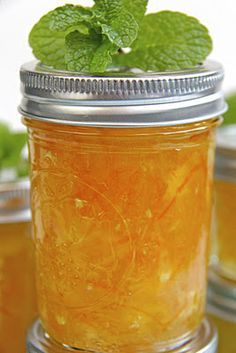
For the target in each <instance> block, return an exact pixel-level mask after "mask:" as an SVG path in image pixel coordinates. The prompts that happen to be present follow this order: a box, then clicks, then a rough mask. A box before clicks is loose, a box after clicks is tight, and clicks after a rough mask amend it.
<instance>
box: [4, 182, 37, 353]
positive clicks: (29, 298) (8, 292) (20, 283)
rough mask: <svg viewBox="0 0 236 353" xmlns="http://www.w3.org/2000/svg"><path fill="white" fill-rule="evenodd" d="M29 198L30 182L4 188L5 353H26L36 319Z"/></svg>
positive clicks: (7, 184)
mask: <svg viewBox="0 0 236 353" xmlns="http://www.w3.org/2000/svg"><path fill="white" fill-rule="evenodd" d="M28 196H29V183H28V182H17V183H2V184H0V351H1V353H12V352H18V353H24V352H25V338H26V331H27V329H28V325H29V324H30V323H31V322H32V320H33V319H34V318H35V316H36V303H35V285H34V251H33V242H32V239H31V216H30V211H29V197H28ZM13 337H14V339H13Z"/></svg>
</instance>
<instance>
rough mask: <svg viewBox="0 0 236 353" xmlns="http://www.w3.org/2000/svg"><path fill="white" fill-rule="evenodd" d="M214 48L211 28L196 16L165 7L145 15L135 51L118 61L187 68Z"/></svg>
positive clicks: (154, 67) (151, 67) (155, 67)
mask: <svg viewBox="0 0 236 353" xmlns="http://www.w3.org/2000/svg"><path fill="white" fill-rule="evenodd" d="M211 50H212V40H211V37H210V36H209V33H208V30H207V28H206V27H204V26H203V25H202V24H201V23H200V22H199V21H198V20H197V19H195V18H193V17H189V16H187V15H185V14H183V13H179V12H172V11H162V12H158V13H156V14H150V15H147V16H145V17H144V19H143V22H142V25H141V29H140V33H139V37H138V39H137V40H136V41H135V43H134V45H133V50H132V52H131V53H129V54H126V55H119V56H118V57H117V58H116V62H117V63H119V64H120V65H127V66H133V67H137V68H140V69H143V70H155V71H165V70H179V69H187V68H191V67H194V66H196V65H198V64H200V63H202V62H203V61H204V60H205V59H206V57H207V56H208V55H209V53H210V52H211Z"/></svg>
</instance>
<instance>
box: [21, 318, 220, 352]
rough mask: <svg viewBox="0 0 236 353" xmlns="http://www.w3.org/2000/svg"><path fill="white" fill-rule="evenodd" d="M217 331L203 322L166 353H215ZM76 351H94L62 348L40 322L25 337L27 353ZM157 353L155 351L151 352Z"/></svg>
mask: <svg viewBox="0 0 236 353" xmlns="http://www.w3.org/2000/svg"><path fill="white" fill-rule="evenodd" d="M217 342H218V337H217V331H216V329H215V326H214V325H213V323H212V322H211V321H209V320H204V321H203V323H202V325H201V327H200V328H199V331H198V334H197V335H196V337H195V338H194V339H193V340H192V341H190V342H188V343H186V344H185V345H183V346H181V347H178V348H176V349H173V350H171V351H166V350H165V352H166V353H168V352H169V353H183V352H185V353H216V351H217ZM78 351H81V352H84V353H93V352H94V351H89V350H83V349H73V348H70V347H68V346H63V345H60V344H58V343H57V342H55V341H53V340H52V339H50V337H49V336H48V335H47V334H46V333H45V331H44V330H43V328H42V326H41V323H40V321H39V320H38V321H36V322H35V323H34V324H33V326H32V327H31V329H30V330H29V332H28V336H27V353H76V352H78ZM148 351H149V350H139V352H148ZM151 351H155V352H158V351H157V350H155V349H154V350H151Z"/></svg>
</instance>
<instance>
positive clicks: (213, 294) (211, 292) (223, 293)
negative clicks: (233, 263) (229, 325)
mask: <svg viewBox="0 0 236 353" xmlns="http://www.w3.org/2000/svg"><path fill="white" fill-rule="evenodd" d="M207 309H208V312H209V313H212V314H213V315H216V316H218V317H220V318H222V319H224V320H226V321H230V322H234V323H236V282H232V281H229V280H227V279H224V278H222V277H220V276H219V275H218V274H217V273H216V272H215V271H214V269H211V270H210V273H209V288H208V304H207Z"/></svg>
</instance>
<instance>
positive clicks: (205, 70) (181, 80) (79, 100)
mask: <svg viewBox="0 0 236 353" xmlns="http://www.w3.org/2000/svg"><path fill="white" fill-rule="evenodd" d="M223 77H224V70H223V67H222V65H221V64H219V63H217V62H214V61H206V62H205V63H204V64H203V65H199V66H198V67H197V68H195V69H188V70H181V71H175V72H173V71H172V72H168V71H167V72H137V71H136V70H132V69H131V70H129V71H127V70H126V71H124V70H123V71H117V72H108V73H106V74H105V75H87V74H81V73H75V72H69V71H58V70H53V69H51V68H48V67H45V66H43V65H41V64H40V63H38V62H35V61H34V62H30V63H27V64H25V65H23V66H22V67H21V71H20V78H21V91H22V94H23V99H22V102H21V104H20V108H19V109H20V112H21V113H22V114H23V115H25V116H29V117H31V118H35V119H41V120H43V119H49V120H50V121H53V122H62V121H63V122H66V123H67V124H71V125H86V126H91V125H92V126H105V127H127V126H128V127H138V126H140V127H143V126H159V125H164V126H166V125H168V124H169V125H170V124H171V125H176V124H184V123H191V122H195V121H198V120H199V119H200V120H201V121H202V120H206V119H210V118H213V117H216V116H219V115H220V114H222V113H223V112H225V111H226V103H225V101H224V98H223V93H222V90H221V86H222V81H223ZM124 116H125V119H124Z"/></svg>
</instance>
